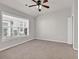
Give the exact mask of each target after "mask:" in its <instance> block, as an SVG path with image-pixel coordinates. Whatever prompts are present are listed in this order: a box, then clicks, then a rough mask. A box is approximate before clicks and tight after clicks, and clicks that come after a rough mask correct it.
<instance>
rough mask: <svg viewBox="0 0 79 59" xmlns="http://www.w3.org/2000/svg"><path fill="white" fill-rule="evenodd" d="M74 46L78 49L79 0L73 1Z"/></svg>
mask: <svg viewBox="0 0 79 59" xmlns="http://www.w3.org/2000/svg"><path fill="white" fill-rule="evenodd" d="M72 15H73V19H74V21H73V23H74V24H73V29H74V31H73V33H74V35H73V47H74V49H76V50H78V0H74V1H73V12H72Z"/></svg>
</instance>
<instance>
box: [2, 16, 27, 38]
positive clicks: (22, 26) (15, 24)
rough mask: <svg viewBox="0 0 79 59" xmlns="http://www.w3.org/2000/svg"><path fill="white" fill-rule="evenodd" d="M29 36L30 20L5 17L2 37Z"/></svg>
mask: <svg viewBox="0 0 79 59" xmlns="http://www.w3.org/2000/svg"><path fill="white" fill-rule="evenodd" d="M26 35H29V20H26V19H22V18H16V17H12V16H8V15H3V20H2V37H3V38H7V37H17V36H19V37H21V36H26Z"/></svg>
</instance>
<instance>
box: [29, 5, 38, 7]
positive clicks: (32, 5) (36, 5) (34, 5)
mask: <svg viewBox="0 0 79 59" xmlns="http://www.w3.org/2000/svg"><path fill="white" fill-rule="evenodd" d="M33 6H37V5H30V6H29V7H33Z"/></svg>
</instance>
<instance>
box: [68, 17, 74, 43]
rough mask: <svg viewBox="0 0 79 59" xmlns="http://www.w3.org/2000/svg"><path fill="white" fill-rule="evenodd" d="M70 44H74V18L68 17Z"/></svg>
mask: <svg viewBox="0 0 79 59" xmlns="http://www.w3.org/2000/svg"><path fill="white" fill-rule="evenodd" d="M68 44H73V19H72V17H69V18H68Z"/></svg>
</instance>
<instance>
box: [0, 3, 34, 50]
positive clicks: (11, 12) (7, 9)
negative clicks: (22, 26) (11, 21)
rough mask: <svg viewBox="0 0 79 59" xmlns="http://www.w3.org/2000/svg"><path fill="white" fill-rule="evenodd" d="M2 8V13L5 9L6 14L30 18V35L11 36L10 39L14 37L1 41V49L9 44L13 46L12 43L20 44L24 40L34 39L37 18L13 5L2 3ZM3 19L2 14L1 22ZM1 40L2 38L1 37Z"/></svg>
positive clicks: (0, 5) (0, 8)
mask: <svg viewBox="0 0 79 59" xmlns="http://www.w3.org/2000/svg"><path fill="white" fill-rule="evenodd" d="M0 10H1V11H0V14H1V12H2V11H4V12H5V13H6V14H9V15H12V16H15V17H19V18H25V19H29V36H26V37H22V38H21V37H19V38H10V39H12V41H5V42H1V41H0V49H1V48H6V47H8V46H12V45H15V44H18V43H22V42H24V41H27V40H30V39H34V37H35V34H34V33H35V23H34V22H35V20H34V17H32V16H30V15H27V14H25V13H23V12H20V11H17V10H15V9H13V8H11V7H8V6H6V5H3V4H0ZM1 19H2V18H1V16H0V22H1ZM0 24H1V23H0ZM0 26H1V25H0ZM0 29H1V27H0ZM0 33H1V32H0ZM0 40H1V38H0ZM9 43H10V44H9Z"/></svg>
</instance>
